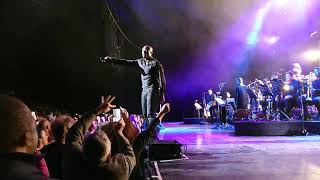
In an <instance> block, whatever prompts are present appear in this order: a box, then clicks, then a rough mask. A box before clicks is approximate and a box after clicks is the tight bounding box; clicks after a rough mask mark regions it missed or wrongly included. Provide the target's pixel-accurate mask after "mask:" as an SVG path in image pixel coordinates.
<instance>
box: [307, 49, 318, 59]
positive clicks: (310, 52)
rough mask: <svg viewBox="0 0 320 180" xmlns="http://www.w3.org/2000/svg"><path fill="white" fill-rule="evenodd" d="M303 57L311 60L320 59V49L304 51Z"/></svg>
mask: <svg viewBox="0 0 320 180" xmlns="http://www.w3.org/2000/svg"><path fill="white" fill-rule="evenodd" d="M303 57H304V58H305V59H306V60H309V61H316V60H320V49H311V50H308V51H306V52H304V53H303Z"/></svg>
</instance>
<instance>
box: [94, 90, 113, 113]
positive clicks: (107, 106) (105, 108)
mask: <svg viewBox="0 0 320 180" xmlns="http://www.w3.org/2000/svg"><path fill="white" fill-rule="evenodd" d="M114 99H115V97H114V96H110V95H108V96H107V97H104V96H101V102H100V105H99V107H98V108H97V109H96V114H97V115H98V114H102V113H107V112H109V111H110V110H111V109H112V108H115V107H116V105H113V104H111V103H112V101H113V100H114Z"/></svg>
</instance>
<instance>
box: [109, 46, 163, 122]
mask: <svg viewBox="0 0 320 180" xmlns="http://www.w3.org/2000/svg"><path fill="white" fill-rule="evenodd" d="M152 55H153V48H152V47H151V46H148V45H145V46H143V48H142V58H140V59H136V60H126V59H118V58H113V57H108V56H107V57H105V58H104V60H105V61H107V62H108V61H110V62H113V63H117V64H132V65H135V66H137V67H139V69H140V73H141V82H142V93H141V107H142V114H143V117H144V119H145V122H146V123H144V125H145V127H147V125H148V124H149V122H150V121H151V120H152V119H153V118H154V117H155V113H156V110H157V108H158V107H159V105H160V103H164V101H165V91H166V79H165V75H164V70H163V67H162V65H161V63H160V62H159V61H158V60H156V59H155V58H153V56H152Z"/></svg>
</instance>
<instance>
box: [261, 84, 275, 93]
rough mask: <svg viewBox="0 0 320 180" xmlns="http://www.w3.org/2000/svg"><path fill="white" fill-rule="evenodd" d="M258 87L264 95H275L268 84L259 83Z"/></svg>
mask: <svg viewBox="0 0 320 180" xmlns="http://www.w3.org/2000/svg"><path fill="white" fill-rule="evenodd" d="M258 88H259V90H260V92H261V94H262V95H263V96H273V93H272V91H271V89H270V88H269V86H267V85H266V84H263V85H259V86H258Z"/></svg>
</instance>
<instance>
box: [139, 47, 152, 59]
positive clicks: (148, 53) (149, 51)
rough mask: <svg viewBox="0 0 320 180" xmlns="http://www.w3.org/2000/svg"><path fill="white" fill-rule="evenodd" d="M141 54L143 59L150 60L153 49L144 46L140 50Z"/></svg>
mask: <svg viewBox="0 0 320 180" xmlns="http://www.w3.org/2000/svg"><path fill="white" fill-rule="evenodd" d="M141 54H142V57H143V58H147V59H149V58H152V54H153V48H152V47H151V46H149V45H145V46H143V48H142V51H141Z"/></svg>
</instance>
